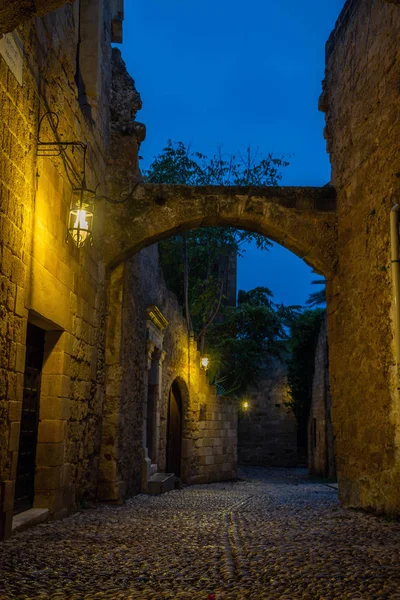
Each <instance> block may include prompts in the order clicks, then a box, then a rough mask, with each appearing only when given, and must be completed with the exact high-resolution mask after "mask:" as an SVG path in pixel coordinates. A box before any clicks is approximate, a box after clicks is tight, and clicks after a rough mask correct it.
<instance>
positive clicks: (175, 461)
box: [167, 381, 182, 477]
mask: <svg viewBox="0 0 400 600" xmlns="http://www.w3.org/2000/svg"><path fill="white" fill-rule="evenodd" d="M181 460H182V396H181V393H180V389H179V385H178V382H177V381H174V382H173V384H172V386H171V389H170V392H169V399H168V427H167V471H168V473H175V475H176V476H177V477H180V475H181Z"/></svg>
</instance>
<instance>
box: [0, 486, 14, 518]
mask: <svg viewBox="0 0 400 600" xmlns="http://www.w3.org/2000/svg"><path fill="white" fill-rule="evenodd" d="M14 492H15V480H8V481H3V483H2V496H3V511H4V512H8V511H11V510H13V508H14Z"/></svg>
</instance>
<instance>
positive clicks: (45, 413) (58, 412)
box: [40, 396, 71, 421]
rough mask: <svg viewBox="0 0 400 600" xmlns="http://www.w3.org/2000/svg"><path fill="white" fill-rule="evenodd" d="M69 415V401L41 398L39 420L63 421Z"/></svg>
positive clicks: (48, 397)
mask: <svg viewBox="0 0 400 600" xmlns="http://www.w3.org/2000/svg"><path fill="white" fill-rule="evenodd" d="M70 415H71V400H69V399H67V398H52V397H51V396H42V397H41V399H40V419H41V420H60V421H65V420H68V419H69V418H70Z"/></svg>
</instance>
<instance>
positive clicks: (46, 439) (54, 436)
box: [38, 420, 67, 444]
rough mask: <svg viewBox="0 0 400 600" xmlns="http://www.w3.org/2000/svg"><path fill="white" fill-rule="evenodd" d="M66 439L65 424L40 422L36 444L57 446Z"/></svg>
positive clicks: (52, 421) (53, 421) (55, 421)
mask: <svg viewBox="0 0 400 600" xmlns="http://www.w3.org/2000/svg"><path fill="white" fill-rule="evenodd" d="M66 438H67V422H66V421H59V420H49V421H47V420H46V421H44V420H43V421H40V423H39V431H38V443H40V442H42V443H49V444H50V443H52V444H57V443H61V442H64V441H65V440H66Z"/></svg>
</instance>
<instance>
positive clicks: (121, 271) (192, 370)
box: [98, 246, 237, 500]
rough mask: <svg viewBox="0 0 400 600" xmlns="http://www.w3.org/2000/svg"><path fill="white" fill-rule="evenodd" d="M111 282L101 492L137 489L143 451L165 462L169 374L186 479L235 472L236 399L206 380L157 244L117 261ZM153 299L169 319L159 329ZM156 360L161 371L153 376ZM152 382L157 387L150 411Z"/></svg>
mask: <svg viewBox="0 0 400 600" xmlns="http://www.w3.org/2000/svg"><path fill="white" fill-rule="evenodd" d="M109 290H110V295H109V300H108V312H109V315H110V317H109V323H108V327H107V345H106V384H105V402H104V417H103V419H104V421H103V443H102V448H101V456H100V463H101V467H100V482H99V490H98V496H99V498H101V499H103V500H119V499H120V498H123V497H125V496H127V495H131V494H132V493H136V492H139V491H140V490H141V489H142V487H143V482H142V475H143V473H142V467H143V461H144V460H145V458H146V453H147V456H150V457H151V463H154V464H157V467H158V470H159V471H165V470H166V469H167V461H166V455H167V438H168V432H167V429H168V400H169V394H170V391H171V387H172V385H173V383H174V382H177V385H178V386H179V389H180V394H181V398H182V460H181V473H180V474H181V478H182V480H183V482H184V483H193V482H200V481H204V482H205V481H218V480H223V479H232V478H235V477H236V447H237V409H236V405H235V404H234V403H233V402H232V401H231V400H230V399H227V398H218V397H217V396H216V392H215V389H214V388H213V387H210V386H209V385H208V383H207V378H206V376H205V373H204V372H203V371H202V370H201V368H200V354H199V352H198V350H197V345H196V343H195V342H194V341H193V340H192V339H189V338H188V332H187V328H186V322H185V319H184V318H183V316H182V310H181V308H180V307H179V305H178V303H177V300H176V297H175V296H174V294H172V293H171V292H168V290H167V289H166V286H165V283H164V281H163V278H162V274H161V270H160V268H159V265H158V249H157V246H152V247H150V248H147V249H145V250H142V251H141V252H139V253H138V254H137V255H136V256H134V257H133V258H132V259H131V260H129V261H128V262H126V263H125V264H124V265H123V264H121V265H120V266H119V267H118V268H116V269H114V271H113V273H112V277H111V284H110V286H109ZM154 306H156V307H157V308H158V310H159V311H160V312H161V313H162V315H163V317H164V318H165V319H166V321H167V323H168V324H167V325H166V327H165V330H164V331H163V333H162V335H159V336H157V332H154V333H151V331H149V326H150V323H149V319H148V318H147V312H146V310H147V309H148V308H149V307H154ZM157 337H158V339H157ZM154 368H156V369H157V370H158V369H160V372H159V373H157V374H156V380H154V381H152V379H151V378H152V375H153V373H152V371H153V369H154ZM153 384H155V385H156V386H157V388H159V389H157V390H156V391H155V393H156V396H157V399H156V401H155V402H154V405H153V407H152V410H151V412H150V411H149V410H148V400H149V393H152V391H154V390H152V391H151V387H150V389H149V386H151V385H153ZM148 419H151V420H152V423H150V429H151V438H152V443H151V444H150V445H149V439H146V433H147V438H148V437H149V424H148V423H147V420H148Z"/></svg>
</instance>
